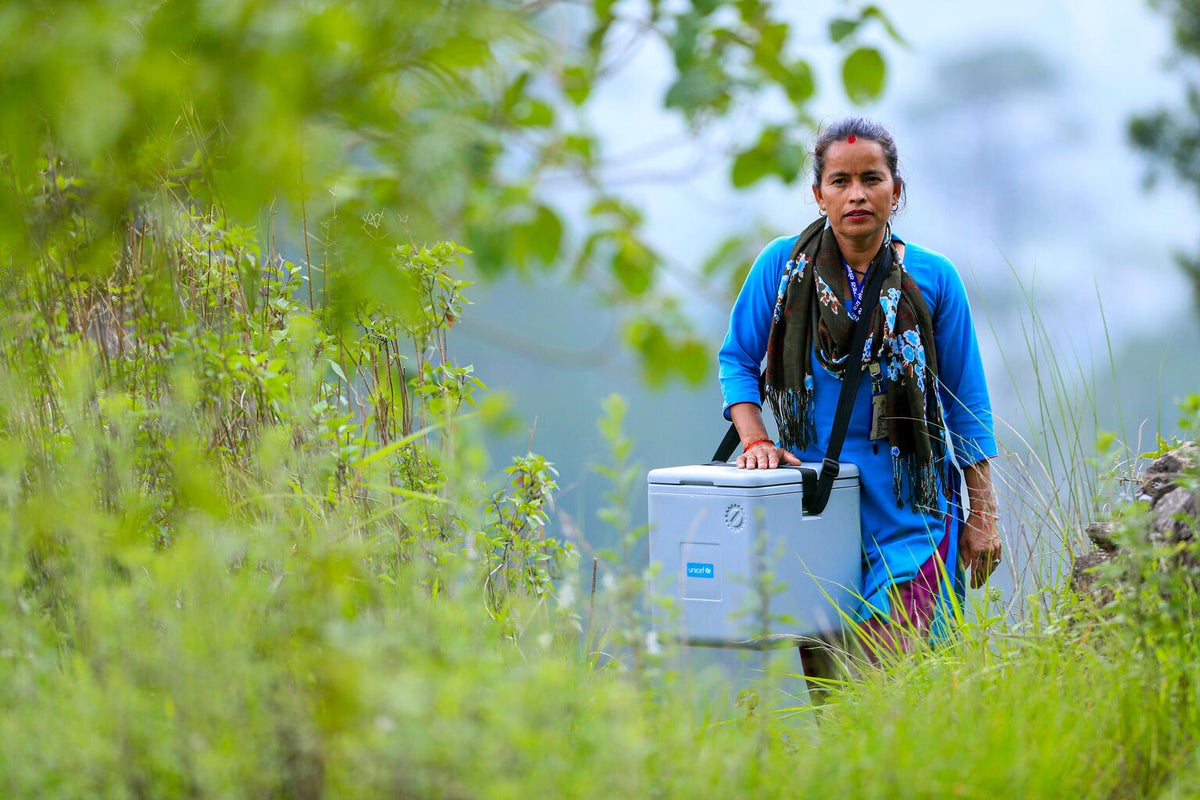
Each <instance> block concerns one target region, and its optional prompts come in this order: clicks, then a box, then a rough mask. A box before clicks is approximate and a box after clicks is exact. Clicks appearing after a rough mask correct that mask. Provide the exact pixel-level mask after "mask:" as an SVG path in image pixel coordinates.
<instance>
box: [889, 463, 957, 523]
mask: <svg viewBox="0 0 1200 800" xmlns="http://www.w3.org/2000/svg"><path fill="white" fill-rule="evenodd" d="M938 463H939V459H936V458H935V459H931V460H929V461H926V462H925V463H921V462H920V460H919V459H918V458H917V457H916V455H915V454H912V453H908V454H905V455H899V454H897V453H896V452H895V451H893V452H892V491H893V492H894V493H895V495H896V507H897V508H900V507H901V506H903V505H904V496H903V493H902V487H903V485H904V476H905V475H907V476H908V486H909V492H908V505H909V508H911V509H912V510H913V511H914V512H919V513H925V514H930V515H932V516H933V517H934V518H935V519H942V517H943V516H944V515H943V513H942V511H941V503H940V498H939V495H940V493H941V491H942V479H941V470H940V469H939V468H938Z"/></svg>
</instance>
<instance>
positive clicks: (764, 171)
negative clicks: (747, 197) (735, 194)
mask: <svg viewBox="0 0 1200 800" xmlns="http://www.w3.org/2000/svg"><path fill="white" fill-rule="evenodd" d="M773 161H774V159H772V158H771V155H770V153H768V152H766V151H764V150H763V148H762V145H761V143H760V144H758V145H755V146H754V147H751V148H750V149H749V150H743V151H742V152H740V153H738V156H737V158H735V159H734V160H733V168H732V170H731V171H730V175H729V177H730V180H732V181H733V185H734V186H735V187H737V188H738V189H745V188H746V187H747V186H751V185H753V184H755V183H757V182H758V181H760V180H762V179H763V178H765V177H766V176H767V175H769V174H770V173H771V166H772V163H773Z"/></svg>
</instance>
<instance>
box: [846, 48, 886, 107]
mask: <svg viewBox="0 0 1200 800" xmlns="http://www.w3.org/2000/svg"><path fill="white" fill-rule="evenodd" d="M885 75H886V67H885V65H884V62H883V55H882V54H880V52H879V51H878V50H876V49H875V48H874V47H860V48H858V49H857V50H855V51H854V52H852V53H851V54H850V55H849V56H847V57H846V62H845V64H843V65H842V82H843V83H844V84H845V86H846V95H847V96H848V97H849V98H850V101H851V102H853V103H855V104H862V103H867V102H870V101H871V100H874V99H876V98H878V97H879V95H880V94H882V93H883V83H884V77H885Z"/></svg>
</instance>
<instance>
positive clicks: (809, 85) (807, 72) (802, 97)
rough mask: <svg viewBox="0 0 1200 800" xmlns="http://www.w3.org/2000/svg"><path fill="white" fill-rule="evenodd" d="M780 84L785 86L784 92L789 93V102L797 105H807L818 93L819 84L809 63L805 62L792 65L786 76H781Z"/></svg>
mask: <svg viewBox="0 0 1200 800" xmlns="http://www.w3.org/2000/svg"><path fill="white" fill-rule="evenodd" d="M780 83H781V84H782V85H783V90H784V91H785V92H786V93H787V96H788V100H791V101H792V102H793V103H795V104H797V105H802V104H804V103H806V102H807V101H808V100H810V99H811V98H812V96H813V95H814V94H816V91H817V84H816V81H815V80H814V79H813V73H812V68H811V67H810V66H809V65H808V62H807V61H803V60H801V61H796V62H794V63H793V64H791V65H790V66H789V67H788V69H787V70H786V71H785V72H784V74H783V75H781V76H780Z"/></svg>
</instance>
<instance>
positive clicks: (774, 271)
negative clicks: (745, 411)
mask: <svg viewBox="0 0 1200 800" xmlns="http://www.w3.org/2000/svg"><path fill="white" fill-rule="evenodd" d="M797 238H798V237H797V236H791V237H781V238H779V239H776V240H775V241H773V242H771V243H770V244H769V245H767V246H766V247H765V248H763V251H762V252H761V253H759V254H758V258H756V259H754V263H753V264H752V265H751V267H750V272H749V273H748V274H747V275H746V280H745V282H743V284H742V290H741V291H740V292H739V293H738V296H737V300H735V301H734V304H733V310H732V311H731V312H730V314H729V330H728V332H727V333H726V334H725V341H724V342H723V343H722V344H721V350H720V352H719V353H718V354H717V364H718V367H719V377H720V381H721V395H722V396H723V397H724V400H725V408H724V412H725V419H729V407H730V406H731V405H733V404H735V403H754V404H755V405H758V406H761V405H762V394H761V392H759V389H758V376H759V372H760V371H761V365H762V360H763V356H764V355H765V354H766V352H767V337H768V336H769V335H770V333H771V315H772V314H773V313H774V311H775V298H776V297H777V296H778V294H779V291H780V286H779V284H780V281H781V280H782V278H783V273H784V266H785V265H786V264H787V259H788V256H789V255H791V252H792V248H793V247H795V246H796V239H797Z"/></svg>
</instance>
